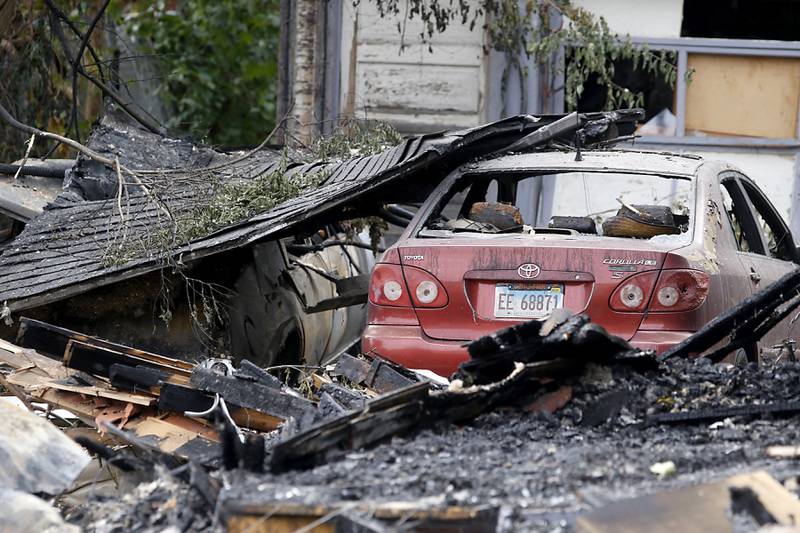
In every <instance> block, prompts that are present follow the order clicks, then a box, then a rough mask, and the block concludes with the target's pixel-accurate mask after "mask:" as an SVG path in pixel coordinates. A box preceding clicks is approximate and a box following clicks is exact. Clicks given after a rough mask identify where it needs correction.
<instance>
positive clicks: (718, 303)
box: [362, 150, 798, 374]
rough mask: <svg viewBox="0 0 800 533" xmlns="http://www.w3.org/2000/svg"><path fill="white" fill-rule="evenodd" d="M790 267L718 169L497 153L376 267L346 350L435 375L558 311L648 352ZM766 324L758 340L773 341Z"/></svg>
mask: <svg viewBox="0 0 800 533" xmlns="http://www.w3.org/2000/svg"><path fill="white" fill-rule="evenodd" d="M797 261H798V252H797V248H796V247H795V243H794V240H793V238H792V235H791V233H790V231H789V229H788V227H787V225H786V223H785V222H784V221H783V219H782V218H781V216H780V215H779V214H778V213H777V211H776V210H775V208H774V207H773V206H772V205H771V203H770V202H769V200H768V199H767V198H766V196H765V195H764V194H763V193H762V192H761V191H760V190H759V189H758V187H757V186H756V185H755V184H754V183H753V182H752V181H751V180H750V179H749V178H747V176H745V175H744V174H743V173H742V172H740V171H739V170H737V169H735V168H733V167H731V166H729V165H727V164H724V163H719V162H713V161H705V160H703V159H701V158H699V157H695V156H686V155H671V154H663V153H648V152H635V151H611V150H609V151H602V150H596V151H584V152H583V154H576V153H575V152H567V151H549V152H539V153H532V154H512V155H504V156H500V157H496V158H493V159H488V160H484V161H478V162H471V163H467V164H465V165H462V166H461V167H459V168H458V169H456V170H455V171H453V172H451V173H450V174H449V175H448V177H447V178H446V179H445V180H444V181H443V182H442V183H441V184H440V186H439V187H438V188H437V189H436V191H435V192H434V193H433V194H432V195H431V196H430V198H429V199H428V200H427V201H426V202H425V203H424V204H423V205H422V206H421V208H420V210H419V212H418V213H417V215H416V216H415V218H414V219H413V221H412V222H411V223H410V224H409V226H408V227H407V228H406V230H405V232H404V233H403V235H402V236H401V238H400V240H399V241H398V242H397V243H396V244H395V245H394V246H392V247H391V248H390V249H389V250H387V251H386V253H385V254H384V255H383V257H382V259H381V260H380V262H379V263H378V264H377V265H376V267H375V269H374V270H373V273H372V278H371V282H370V291H369V314H368V325H367V327H366V330H365V332H364V335H363V337H362V349H363V350H364V351H365V352H373V353H376V354H379V355H381V356H383V357H386V358H388V359H391V360H394V361H397V362H399V363H402V364H404V365H407V366H410V367H413V368H427V369H430V370H433V371H435V372H438V373H441V374H448V373H450V372H452V371H453V370H454V369H455V368H456V366H457V365H458V364H459V363H460V362H461V361H463V360H464V359H466V357H467V352H466V348H465V343H466V342H468V341H471V340H474V339H477V338H478V337H480V336H482V335H486V334H488V333H490V332H492V331H495V330H498V329H500V328H503V327H506V326H509V325H513V324H515V323H520V322H523V321H527V320H531V319H546V318H547V317H548V316H550V315H551V313H553V312H554V311H556V310H558V309H562V308H563V309H567V310H569V311H572V312H575V313H579V312H585V313H588V315H589V316H590V317H591V320H592V321H593V322H595V323H598V324H600V325H602V326H603V327H605V328H606V329H607V330H608V331H609V332H610V333H612V334H614V335H617V336H619V337H622V338H623V339H626V340H628V341H629V342H630V343H631V344H632V345H633V346H635V347H638V348H642V349H652V350H655V351H657V352H662V351H664V350H666V349H667V348H669V347H670V346H673V345H675V344H676V343H679V342H680V341H681V340H683V339H685V338H687V337H688V336H690V335H691V334H692V333H693V332H695V331H697V330H698V329H699V328H700V327H701V326H703V325H704V324H706V323H707V322H708V321H709V320H711V319H712V318H713V317H715V316H717V315H718V314H720V313H721V312H722V311H724V310H726V309H728V308H730V307H731V306H732V305H734V304H736V303H738V302H740V301H742V300H743V299H745V298H746V297H748V296H750V295H751V294H752V293H753V292H754V291H757V290H758V289H759V288H762V287H764V286H766V285H767V284H769V283H770V282H772V281H774V280H776V279H778V278H779V277H781V276H782V275H783V274H785V273H787V272H789V271H790V270H792V269H795V268H796V262H797ZM786 325H787V326H788V321H787V324H786ZM781 326H782V325H781ZM781 326H779V327H777V328H775V329H774V330H773V331H772V333H771V334H770V335H768V336H767V337H765V338H764V339H762V342H763V343H764V344H765V345H769V344H770V343H774V342H777V341H779V340H783V339H785V338H786V336H787V329H786V328H785V327H781ZM736 356H739V357H747V358H749V359H755V358H756V357H757V349H756V346H747V347H746V348H745V349H743V350H741V351H740V352H739V353H738V354H736Z"/></svg>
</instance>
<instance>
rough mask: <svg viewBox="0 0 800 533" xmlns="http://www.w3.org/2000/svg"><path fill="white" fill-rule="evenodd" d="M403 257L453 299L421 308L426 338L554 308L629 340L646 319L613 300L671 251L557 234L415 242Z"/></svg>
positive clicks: (452, 336) (469, 336)
mask: <svg viewBox="0 0 800 533" xmlns="http://www.w3.org/2000/svg"><path fill="white" fill-rule="evenodd" d="M399 252H400V258H401V263H402V264H403V265H404V266H414V267H417V268H422V269H424V270H426V271H428V272H430V273H431V274H433V275H434V276H435V277H436V278H437V279H438V280H439V281H440V282H441V283H442V285H443V286H444V288H445V290H446V291H447V294H448V303H447V305H446V306H445V307H442V308H422V307H417V308H416V309H415V312H416V314H417V318H418V320H419V323H420V325H421V327H422V329H423V331H424V332H425V334H426V335H428V336H429V337H431V338H435V339H443V340H464V341H468V340H474V339H476V338H478V337H480V336H483V335H486V334H489V333H492V332H494V331H497V330H498V329H501V328H505V327H508V326H511V325H514V324H518V323H520V322H524V321H526V320H530V319H531V318H544V317H545V316H546V315H547V314H549V311H551V310H552V309H553V308H555V307H565V308H567V309H569V310H571V311H573V312H575V313H579V312H584V311H585V312H587V313H588V314H589V316H590V317H591V318H592V320H593V321H594V322H596V323H599V324H600V325H602V326H603V327H605V328H606V329H607V330H608V331H610V332H611V333H613V334H615V335H619V336H620V337H623V338H625V339H629V338H631V337H632V336H633V334H634V333H635V332H636V330H637V328H638V327H639V324H640V323H641V320H642V317H643V314H642V313H641V312H618V311H613V310H611V309H610V308H609V298H610V296H611V294H612V292H613V291H614V289H615V288H616V287H617V286H619V285H620V283H621V282H623V281H624V280H625V279H626V278H627V277H629V276H631V275H633V274H637V273H641V272H645V271H649V270H655V271H657V270H659V269H660V268H661V266H662V264H663V262H664V257H665V256H666V253H667V251H665V250H660V249H658V248H656V247H655V246H653V245H651V244H649V243H648V242H647V241H644V240H631V239H618V238H608V237H606V238H603V237H598V238H593V239H584V238H560V237H557V238H553V237H552V236H550V237H549V238H541V239H536V238H531V237H530V236H507V237H506V236H504V237H493V238H486V239H484V238H462V237H458V238H442V239H429V238H425V239H409V240H408V241H405V243H404V244H403V245H402V246H401V248H400V249H399ZM409 290H410V291H414V290H415V288H414V287H409ZM525 300H527V303H526V302H525ZM521 307H525V309H521ZM520 315H526V316H520Z"/></svg>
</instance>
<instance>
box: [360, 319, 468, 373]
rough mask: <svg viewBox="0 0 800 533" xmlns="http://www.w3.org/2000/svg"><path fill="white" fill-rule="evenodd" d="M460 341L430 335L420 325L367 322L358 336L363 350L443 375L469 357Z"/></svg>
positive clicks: (409, 366) (411, 366)
mask: <svg viewBox="0 0 800 533" xmlns="http://www.w3.org/2000/svg"><path fill="white" fill-rule="evenodd" d="M463 345H464V341H443V340H437V339H432V338H430V337H428V336H427V335H425V333H424V332H423V331H422V328H421V327H419V326H386V325H376V324H370V325H368V326H367V328H366V329H365V330H364V335H363V337H362V338H361V350H362V351H363V352H364V353H370V352H372V353H375V354H377V355H380V356H381V357H384V358H386V359H389V360H390V361H394V362H396V363H399V364H401V365H403V366H406V367H408V368H424V369H428V370H431V371H433V372H436V373H437V374H439V375H440V376H445V377H447V376H449V375H450V374H452V373H453V372H455V370H456V368H458V365H459V363H461V362H462V361H466V360H467V359H469V355H468V354H467V349H466V348H465V347H464V346H463Z"/></svg>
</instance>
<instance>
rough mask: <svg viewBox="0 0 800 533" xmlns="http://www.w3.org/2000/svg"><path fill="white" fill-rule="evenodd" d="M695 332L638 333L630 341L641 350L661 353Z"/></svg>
mask: <svg viewBox="0 0 800 533" xmlns="http://www.w3.org/2000/svg"><path fill="white" fill-rule="evenodd" d="M693 333H694V332H693V331H637V332H636V333H635V334H634V335H633V337H631V339H630V340H629V341H628V342H630V343H631V345H632V346H633V347H634V348H639V349H640V350H655V352H656V353H659V354H660V353H661V352H664V351H666V350H667V349H669V348H672V347H673V346H674V345H676V344H678V343H679V342H682V341H683V340H684V339H686V338H687V337H689V336H690V335H692V334H693Z"/></svg>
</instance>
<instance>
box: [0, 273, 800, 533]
mask: <svg viewBox="0 0 800 533" xmlns="http://www.w3.org/2000/svg"><path fill="white" fill-rule="evenodd" d="M797 275H798V274H795V273H793V274H792V276H797ZM792 280H793V278H792V279H789V278H787V279H786V280H783V281H784V283H788V282H789V281H792ZM792 286H795V285H792ZM767 292H768V291H767ZM783 292H785V293H786V294H787V296H782V297H781V298H778V299H775V298H774V296H775V294H773V293H774V291H773V293H769V292H768V296H769V295H770V294H771V295H772V296H771V298H772V300H773V301H771V303H770V304H769V305H771V306H772V311H774V313H776V314H780V313H783V312H785V310H786V308H787V307H786V306H789V305H796V302H794V299H793V298H794V296H792V295H793V294H794V293H795V291H783ZM781 294H783V293H781ZM759 298H762V297H759ZM759 298H755V299H752V300H748V301H746V302H745V303H744V304H743V305H742V306H740V307H739V308H737V309H734V310H731V312H730V313H728V314H726V315H722V316H720V317H718V319H715V321H712V323H710V324H709V325H708V326H707V327H706V328H704V329H703V330H701V331H700V332H698V334H697V335H696V336H693V337H690V338H689V339H688V340H687V341H686V342H685V343H684V344H682V345H679V346H676V347H675V348H674V349H673V350H671V351H670V352H668V353H666V354H664V355H662V356H661V357H656V356H655V355H654V354H652V353H648V352H642V351H639V350H635V349H632V348H631V346H629V345H628V344H627V342H625V341H624V340H622V339H619V338H617V337H614V336H612V335H609V334H608V333H607V332H606V331H605V330H604V329H603V328H601V327H599V326H597V325H596V324H593V323H591V321H590V320H589V318H588V317H586V316H585V315H571V314H570V313H568V312H558V313H555V314H554V315H553V316H551V317H550V318H549V319H548V320H546V321H544V322H537V321H532V322H529V323H525V324H521V325H518V326H514V327H512V328H509V329H506V330H502V331H499V332H497V333H495V334H493V335H490V336H488V337H484V338H481V339H478V340H477V341H475V342H473V343H472V344H470V346H469V353H470V359H469V360H468V361H466V362H464V363H463V364H462V365H461V366H460V367H459V369H458V371H457V372H456V373H455V374H454V375H453V376H451V377H450V379H449V380H444V379H442V378H439V377H437V376H435V375H433V374H427V373H424V372H418V371H414V370H411V369H406V368H403V367H400V366H398V365H395V364H393V363H391V362H389V361H386V360H383V359H381V358H379V357H369V356H357V357H356V356H351V355H347V354H343V355H341V356H340V357H339V359H338V360H337V361H336V362H335V364H331V365H328V366H325V367H297V366H293V367H291V368H271V369H263V368H260V367H258V366H256V365H254V364H252V363H249V362H248V361H240V362H237V363H233V362H231V361H229V360H219V359H212V360H205V361H199V362H188V361H183V360H178V359H171V358H168V357H164V356H162V355H159V354H155V353H150V352H146V351H142V350H138V349H136V348H131V347H128V346H123V345H119V344H114V343H111V342H108V341H105V340H102V339H99V338H95V337H90V336H86V335H83V334H81V333H79V332H75V331H70V330H67V329H64V328H60V327H56V326H52V325H50V324H47V323H44V322H39V321H36V320H32V319H23V320H22V321H21V324H20V329H19V332H18V336H17V340H16V342H15V344H11V343H6V342H4V341H0V342H2V344H0V365H2V366H1V367H0V368H3V369H4V372H3V373H2V374H0V375H1V376H2V377H0V384H2V387H3V389H4V390H5V391H7V393H8V394H9V395H10V396H9V397H8V398H6V399H9V401H8V402H5V401H4V402H2V403H0V407H2V409H3V416H4V418H5V419H6V420H8V421H9V422H8V424H7V427H6V429H5V430H4V431H3V432H2V438H0V453H2V454H3V455H4V456H5V457H8V458H9V459H8V460H7V468H6V469H5V472H4V473H3V474H2V475H1V476H0V481H2V487H3V489H2V490H3V493H4V496H5V498H4V501H6V502H13V505H14V509H15V512H14V513H4V516H3V517H2V518H0V529H3V528H7V529H13V530H29V529H34V528H35V529H41V530H47V529H48V528H51V529H54V530H58V529H70V528H72V529H75V530H78V529H79V528H82V529H87V530H93V531H123V530H145V531H149V530H153V531H155V530H164V529H170V530H173V529H174V530H180V531H187V530H220V531H222V530H231V531H398V530H437V531H518V530H579V531H621V530H629V531H636V530H641V529H644V528H647V529H648V530H656V531H661V530H664V531H666V530H667V528H670V529H674V528H675V527H683V528H684V529H686V530H687V531H692V530H696V529H697V528H698V527H702V528H703V530H714V531H716V530H719V531H739V530H740V531H752V530H755V529H758V528H760V527H775V526H786V527H794V526H795V524H796V519H797V518H796V517H800V503H798V501H797V492H798V475H799V474H800V468H798V464H800V463H797V461H796V459H797V458H799V457H800V446H798V443H799V442H800V435H798V430H797V429H796V421H797V414H798V412H800V365H799V364H798V363H796V362H795V361H794V355H793V352H792V350H791V347H788V350H787V351H786V353H782V354H781V355H779V356H778V357H777V358H776V359H775V360H772V361H771V362H770V363H769V364H762V365H761V366H756V365H754V364H749V365H748V364H745V365H741V366H737V365H731V364H726V363H722V364H714V363H712V361H711V359H708V358H706V357H700V358H697V357H692V358H689V357H687V356H688V355H689V354H690V353H692V352H691V350H693V349H696V346H697V345H698V343H701V342H702V343H705V344H708V346H709V347H711V346H714V348H713V351H711V352H710V353H711V354H712V355H713V357H714V358H718V357H720V354H723V353H728V354H729V353H730V352H731V351H732V350H735V349H736V347H737V343H738V342H739V341H737V340H736V338H734V339H733V340H732V341H731V342H729V343H728V344H727V345H724V346H722V347H720V346H719V344H720V341H721V340H722V336H721V335H718V333H719V332H720V331H722V330H725V335H728V334H730V331H731V329H733V330H734V331H739V332H740V333H739V335H738V336H735V337H738V338H752V332H754V331H755V332H757V331H759V328H761V329H763V324H765V323H769V321H770V320H772V318H774V317H773V316H772V315H770V314H763V313H762V314H761V315H758V314H756V316H757V317H760V318H759V320H757V321H755V319H754V318H753V316H754V313H752V306H763V302H761V300H760V299H759ZM776 302H777V303H776ZM787 302H788V303H787ZM781 305H783V306H784V307H781ZM720 324H727V325H726V326H725V327H724V328H723V327H721V326H720ZM731 324H733V328H731V326H730V325H731ZM747 332H750V336H749V337H748V336H747ZM698 339H699V340H698ZM706 349H708V347H707V348H704V350H706ZM726 350H727V351H726ZM693 353H694V354H697V352H693ZM11 402H13V403H18V404H19V407H15V406H10V405H8V403H11ZM20 407H21V408H20ZM26 411H27V412H26ZM56 427H58V428H59V429H60V430H61V431H59V430H58V429H56ZM6 505H11V503H7V504H6ZM643 510H646V511H643ZM654 524H655V525H654Z"/></svg>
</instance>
